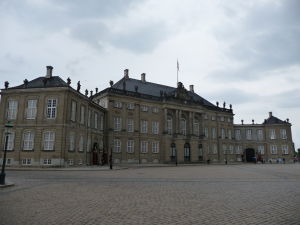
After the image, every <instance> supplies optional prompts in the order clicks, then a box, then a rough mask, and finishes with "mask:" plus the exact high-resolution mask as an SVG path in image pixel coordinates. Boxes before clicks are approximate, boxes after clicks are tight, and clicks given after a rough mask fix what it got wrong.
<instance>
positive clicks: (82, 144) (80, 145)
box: [79, 135, 84, 152]
mask: <svg viewBox="0 0 300 225" xmlns="http://www.w3.org/2000/svg"><path fill="white" fill-rule="evenodd" d="M79 151H80V152H83V151H84V136H83V135H80V139H79Z"/></svg>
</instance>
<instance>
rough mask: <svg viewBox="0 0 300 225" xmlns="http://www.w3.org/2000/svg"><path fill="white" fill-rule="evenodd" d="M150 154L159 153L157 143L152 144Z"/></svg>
mask: <svg viewBox="0 0 300 225" xmlns="http://www.w3.org/2000/svg"><path fill="white" fill-rule="evenodd" d="M152 153H154V154H157V153H159V141H153V142H152Z"/></svg>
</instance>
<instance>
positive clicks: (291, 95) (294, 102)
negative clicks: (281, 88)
mask: <svg viewBox="0 0 300 225" xmlns="http://www.w3.org/2000/svg"><path fill="white" fill-rule="evenodd" d="M272 98H273V101H274V102H275V104H276V105H277V106H278V107H281V108H300V89H293V90H290V91H286V92H283V93H280V94H278V95H275V96H274V97H272Z"/></svg>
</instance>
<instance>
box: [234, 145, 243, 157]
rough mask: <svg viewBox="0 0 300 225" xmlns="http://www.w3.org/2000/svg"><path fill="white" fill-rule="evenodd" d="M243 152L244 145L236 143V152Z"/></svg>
mask: <svg viewBox="0 0 300 225" xmlns="http://www.w3.org/2000/svg"><path fill="white" fill-rule="evenodd" d="M241 153H242V146H240V145H236V146H235V154H238V155H239V154H241Z"/></svg>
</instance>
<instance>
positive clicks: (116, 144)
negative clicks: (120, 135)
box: [114, 139, 121, 153]
mask: <svg viewBox="0 0 300 225" xmlns="http://www.w3.org/2000/svg"><path fill="white" fill-rule="evenodd" d="M114 152H116V153H120V152H121V141H120V140H119V139H114Z"/></svg>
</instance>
